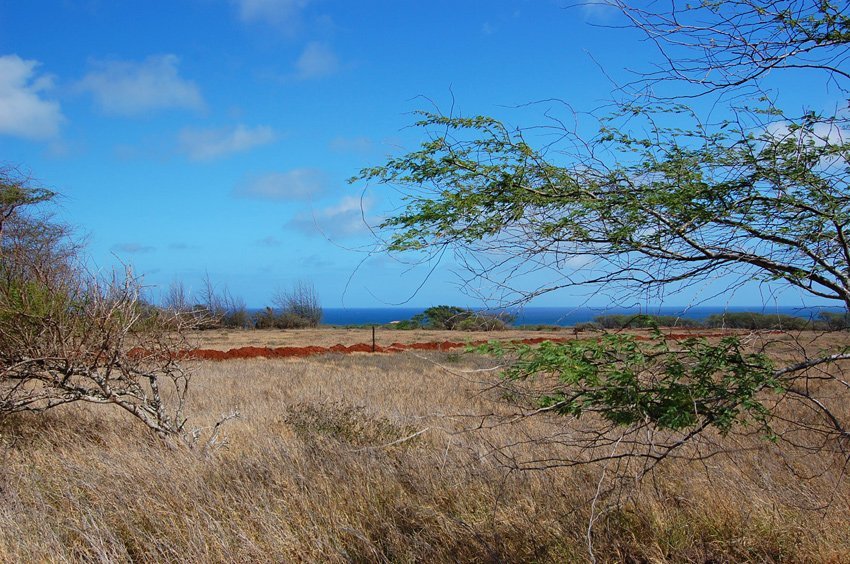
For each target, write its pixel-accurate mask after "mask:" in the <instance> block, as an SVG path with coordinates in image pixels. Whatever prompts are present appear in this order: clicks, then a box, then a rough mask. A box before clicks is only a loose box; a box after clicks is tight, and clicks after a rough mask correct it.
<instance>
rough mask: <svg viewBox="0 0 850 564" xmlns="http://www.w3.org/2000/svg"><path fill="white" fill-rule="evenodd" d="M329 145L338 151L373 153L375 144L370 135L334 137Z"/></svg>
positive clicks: (332, 149)
mask: <svg viewBox="0 0 850 564" xmlns="http://www.w3.org/2000/svg"><path fill="white" fill-rule="evenodd" d="M329 147H330V149H331V151H335V152H337V153H360V154H366V153H371V152H372V150H373V149H374V148H375V144H374V143H373V142H372V140H371V139H370V138H368V137H342V136H339V137H334V138H333V139H332V140H331V142H330V144H329Z"/></svg>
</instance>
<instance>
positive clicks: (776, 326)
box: [576, 311, 850, 331]
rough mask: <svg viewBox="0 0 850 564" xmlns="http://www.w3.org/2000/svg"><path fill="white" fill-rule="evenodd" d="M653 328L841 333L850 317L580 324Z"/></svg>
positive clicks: (648, 318) (745, 316)
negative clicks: (839, 331)
mask: <svg viewBox="0 0 850 564" xmlns="http://www.w3.org/2000/svg"><path fill="white" fill-rule="evenodd" d="M650 327H679V328H683V329H687V328H706V329H720V328H723V329H750V330H758V329H767V330H785V331H800V330H807V329H808V330H820V331H838V330H847V329H850V314H848V313H837V312H830V311H822V312H820V314H819V315H818V316H817V317H816V318H813V319H810V318H805V317H797V316H794V315H787V314H783V313H756V312H751V311H740V312H726V313H715V314H713V315H709V316H708V317H706V318H705V319H691V318H687V317H677V316H675V315H629V314H608V315H599V316H596V317H595V318H594V319H593V321H591V322H587V323H579V324H577V325H576V328H577V329H585V330H588V329H625V328H650Z"/></svg>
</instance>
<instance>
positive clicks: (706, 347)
mask: <svg viewBox="0 0 850 564" xmlns="http://www.w3.org/2000/svg"><path fill="white" fill-rule="evenodd" d="M479 350H480V351H482V352H486V353H489V354H495V355H499V356H505V355H512V356H514V357H515V358H514V362H513V363H512V364H511V365H510V367H509V368H508V369H507V370H506V371H505V373H504V376H505V377H506V378H508V379H510V380H527V379H529V378H535V379H537V380H539V381H540V383H538V386H544V387H546V391H545V392H543V393H542V394H540V395H539V406H540V407H541V408H545V409H547V410H549V411H552V412H554V413H558V414H561V415H572V416H575V417H579V416H581V415H583V414H586V413H596V414H598V415H599V416H601V417H602V418H603V419H605V420H606V421H609V422H610V423H613V424H615V425H618V426H629V425H634V424H637V423H641V422H649V423H651V424H652V425H653V426H654V427H655V428H658V429H669V430H676V431H687V430H697V429H703V428H706V427H715V428H717V429H718V430H719V431H720V432H721V433H726V432H728V431H729V430H730V429H731V428H732V426H733V424H735V423H742V424H747V423H751V422H754V423H756V424H758V425H759V426H761V427H762V429H763V430H764V431H765V432H766V433H769V410H768V408H767V407H766V406H765V404H764V403H763V401H762V398H760V396H759V394H760V393H761V392H762V391H764V390H777V391H778V390H780V385H779V382H778V381H777V379H776V377H775V376H774V370H773V367H772V365H771V362H770V361H769V360H768V359H767V357H765V356H764V355H762V354H751V353H745V352H744V351H743V350H742V346H741V343H740V341H739V340H738V339H737V338H736V337H727V338H724V339H723V340H721V341H720V342H719V343H718V344H716V345H712V344H710V343H708V342H707V341H706V340H705V339H690V340H687V341H685V342H682V343H680V344H678V343H673V342H669V341H668V340H667V339H666V338H665V337H664V335H663V334H662V333H660V332H655V333H654V335H653V337H652V339H651V340H650V341H649V342H640V341H638V340H636V339H635V337H634V336H631V335H623V334H607V335H604V336H603V337H602V338H600V339H593V340H576V341H569V342H565V343H553V342H550V341H547V342H544V343H542V344H541V345H540V346H539V347H532V346H525V345H522V346H518V347H516V348H515V349H510V348H505V347H503V346H502V345H498V344H493V343H490V344H488V345H484V346H482V347H480V348H479ZM550 381H551V382H553V383H552V384H551V385H549V386H545V385H544V384H543V382H550Z"/></svg>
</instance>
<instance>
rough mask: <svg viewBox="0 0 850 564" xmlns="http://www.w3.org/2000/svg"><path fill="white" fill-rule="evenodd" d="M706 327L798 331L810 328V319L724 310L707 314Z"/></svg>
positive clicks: (782, 314)
mask: <svg viewBox="0 0 850 564" xmlns="http://www.w3.org/2000/svg"><path fill="white" fill-rule="evenodd" d="M705 326H706V327H712V328H721V327H722V328H726V329H750V330H759V329H766V330H786V331H800V330H804V329H811V328H812V327H813V324H812V322H811V320H809V319H806V318H804V317H795V316H793V315H786V314H784V313H770V314H765V313H756V312H753V311H741V312H726V313H716V314H714V315H709V316H708V317H707V318H706V320H705Z"/></svg>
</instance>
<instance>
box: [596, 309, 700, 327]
mask: <svg viewBox="0 0 850 564" xmlns="http://www.w3.org/2000/svg"><path fill="white" fill-rule="evenodd" d="M593 321H594V322H595V323H597V324H598V325H600V326H601V327H602V328H604V329H625V328H633V329H645V328H649V327H700V326H701V324H700V322H699V321H697V320H696V319H688V318H686V317H678V316H675V315H646V314H621V313H612V314H607V315H597V316H596V317H595V318H593Z"/></svg>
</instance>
